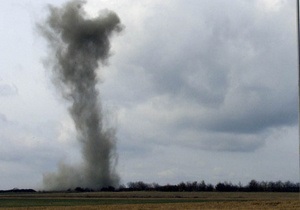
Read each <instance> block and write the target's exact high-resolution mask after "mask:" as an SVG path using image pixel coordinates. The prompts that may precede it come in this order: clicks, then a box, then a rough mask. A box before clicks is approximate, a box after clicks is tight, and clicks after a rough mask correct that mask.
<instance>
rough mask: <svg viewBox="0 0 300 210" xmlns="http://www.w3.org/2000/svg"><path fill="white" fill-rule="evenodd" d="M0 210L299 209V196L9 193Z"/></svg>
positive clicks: (0, 200) (0, 198) (1, 196)
mask: <svg viewBox="0 0 300 210" xmlns="http://www.w3.org/2000/svg"><path fill="white" fill-rule="evenodd" d="M0 209H8V210H13V209H17V210H25V209H29V210H37V209H42V210H54V209H61V210H62V209H63V210H71V209H75V210H79V209H86V210H93V209H104V210H105V209H124V210H126V209H136V210H137V209H164V210H168V209H300V199H299V194H298V193H246V192H235V193H225V192H222V193H221V192H93V193H33V194H28V193H22V194H15V193H8V194H0Z"/></svg>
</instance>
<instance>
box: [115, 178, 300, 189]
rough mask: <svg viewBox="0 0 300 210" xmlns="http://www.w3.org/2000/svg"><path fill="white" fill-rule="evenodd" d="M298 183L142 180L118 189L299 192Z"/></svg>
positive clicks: (299, 185)
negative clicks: (167, 182) (163, 183)
mask: <svg viewBox="0 0 300 210" xmlns="http://www.w3.org/2000/svg"><path fill="white" fill-rule="evenodd" d="M299 187H300V184H299V183H293V182H290V181H286V182H282V181H276V182H273V181H256V180H251V181H250V182H249V183H248V184H246V185H242V184H241V183H239V184H232V183H231V182H219V183H217V184H216V185H212V184H206V183H205V181H201V182H197V181H194V182H181V183H179V184H176V185H170V184H167V185H159V184H157V183H152V184H148V183H144V182H142V181H138V182H129V183H128V184H127V186H125V185H121V186H120V187H119V189H118V191H173V192H183V191H186V192H200V191H204V192H212V191H217V192H299Z"/></svg>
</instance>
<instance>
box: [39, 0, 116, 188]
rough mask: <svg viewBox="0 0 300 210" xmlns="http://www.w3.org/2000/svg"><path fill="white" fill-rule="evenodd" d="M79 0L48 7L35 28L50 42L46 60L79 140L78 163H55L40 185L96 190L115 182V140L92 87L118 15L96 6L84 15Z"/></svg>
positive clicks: (114, 30)
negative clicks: (91, 14) (95, 13)
mask: <svg viewBox="0 0 300 210" xmlns="http://www.w3.org/2000/svg"><path fill="white" fill-rule="evenodd" d="M84 3H85V1H79V0H75V1H71V2H69V3H66V4H65V5H64V6H63V7H61V8H57V7H54V6H51V5H50V6H49V11H50V15H49V16H48V18H47V19H46V21H45V22H44V23H42V24H38V29H39V31H40V32H41V34H42V35H43V36H44V37H45V38H46V40H47V41H48V44H49V47H50V49H51V50H50V52H51V54H50V56H49V60H48V65H49V64H50V65H51V69H52V70H53V72H54V81H55V84H56V86H57V87H58V89H59V90H60V91H61V92H62V95H63V97H64V98H66V99H67V100H68V101H70V102H72V105H71V107H70V108H69V111H70V114H71V116H72V118H73V120H74V123H75V127H76V130H77V138H78V140H79V141H80V142H81V145H82V157H83V164H82V165H78V166H76V167H73V166H69V165H67V164H65V163H61V164H59V171H58V172H57V173H49V174H46V175H44V185H45V188H46V189H51V190H60V189H67V188H74V187H77V186H80V187H88V188H92V189H98V188H101V187H106V186H116V185H117V184H118V182H119V177H118V175H117V173H116V171H115V164H116V162H117V157H116V139H115V134H114V130H113V129H105V128H104V126H103V113H102V111H101V103H100V101H99V97H98V95H99V94H98V90H97V89H96V84H97V82H98V80H97V72H96V70H97V69H98V67H99V61H101V62H102V63H103V64H105V63H106V61H107V59H108V57H109V55H110V54H109V50H110V42H109V37H110V36H111V35H112V33H113V32H120V31H121V30H122V26H121V25H120V19H119V18H118V16H117V15H116V14H115V13H114V12H112V11H108V10H105V11H102V12H101V13H100V14H99V16H98V17H96V18H93V19H88V18H87V17H86V14H85V12H84V11H83V9H82V6H83V4H84Z"/></svg>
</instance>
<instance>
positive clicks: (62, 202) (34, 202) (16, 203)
mask: <svg viewBox="0 0 300 210" xmlns="http://www.w3.org/2000/svg"><path fill="white" fill-rule="evenodd" d="M181 202H207V201H205V200H202V199H149V198H147V199H140V198H139V199H110V198H109V199H103V198H101V199H94V198H93V199H53V198H50V199H48V198H38V199H35V198H5V199H0V208H3V207H36V206H82V205H111V204H118V205H119V204H163V203H181Z"/></svg>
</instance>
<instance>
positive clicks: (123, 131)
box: [0, 0, 299, 189]
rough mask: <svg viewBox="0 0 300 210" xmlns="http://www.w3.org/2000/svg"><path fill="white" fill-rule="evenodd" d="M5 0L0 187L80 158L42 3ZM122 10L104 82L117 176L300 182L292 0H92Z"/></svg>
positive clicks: (51, 0)
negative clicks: (56, 81) (39, 26)
mask: <svg viewBox="0 0 300 210" xmlns="http://www.w3.org/2000/svg"><path fill="white" fill-rule="evenodd" d="M64 2H66V1H63V0H48V1H47V0H43V1H34V0H22V1H20V0H10V1H1V7H0V30H1V39H0V49H1V52H0V189H11V188H14V187H18V188H35V189H41V187H42V179H43V174H45V173H49V172H55V171H56V170H57V165H58V164H59V162H62V161H64V162H67V163H69V164H71V165H72V164H76V163H78V162H80V160H81V155H80V147H79V143H78V142H77V141H76V131H75V128H74V125H73V122H72V119H71V118H70V116H69V114H68V107H69V105H70V104H69V103H68V102H66V101H65V100H64V99H63V98H62V97H61V94H60V93H59V92H58V91H57V89H56V88H55V87H54V85H53V83H52V81H51V73H50V71H49V70H48V69H46V68H45V67H44V65H43V60H44V59H45V57H46V56H47V47H46V46H47V45H46V42H45V40H43V38H42V37H41V36H40V35H39V34H38V32H37V31H36V28H35V27H36V26H35V24H36V23H37V22H41V21H42V20H43V19H44V18H45V17H46V15H47V9H46V5H47V4H53V5H56V6H59V5H62V4H63V3H64ZM102 9H110V10H113V11H115V12H116V13H117V14H118V16H119V17H120V19H121V22H122V24H123V25H124V30H123V31H122V33H121V34H118V35H115V36H113V37H112V39H111V57H110V59H109V62H108V65H106V66H101V68H99V70H98V73H99V78H100V80H101V82H100V83H99V85H98V88H99V91H100V96H101V99H102V100H101V101H102V104H103V107H104V108H103V109H104V111H105V123H106V124H107V125H108V126H111V127H114V128H116V131H117V139H118V140H117V151H118V155H119V161H118V165H117V171H118V173H119V174H120V177H121V183H124V184H126V183H128V182H129V181H140V180H141V181H144V182H147V183H152V182H156V183H159V184H167V183H170V184H177V183H179V182H181V181H184V182H186V181H201V180H205V181H206V182H207V183H212V184H216V183H217V182H219V181H222V182H223V181H230V182H232V183H238V182H241V183H243V184H247V183H248V182H249V181H250V180H251V179H256V180H258V181H264V180H265V181H277V180H282V181H287V180H290V181H294V182H298V177H299V175H298V174H299V173H298V171H299V169H298V111H297V107H298V105H297V103H298V102H297V101H298V97H297V94H298V93H297V91H298V88H297V79H298V76H297V75H298V72H297V42H296V37H297V35H296V0H295V1H291V0H231V1H227V0H184V1H183V0H165V1H160V0H143V1H140V0H127V1H117V0H88V1H87V4H86V5H85V10H86V12H87V13H88V14H89V15H90V16H91V17H93V16H96V15H97V14H98V11H99V10H102Z"/></svg>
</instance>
